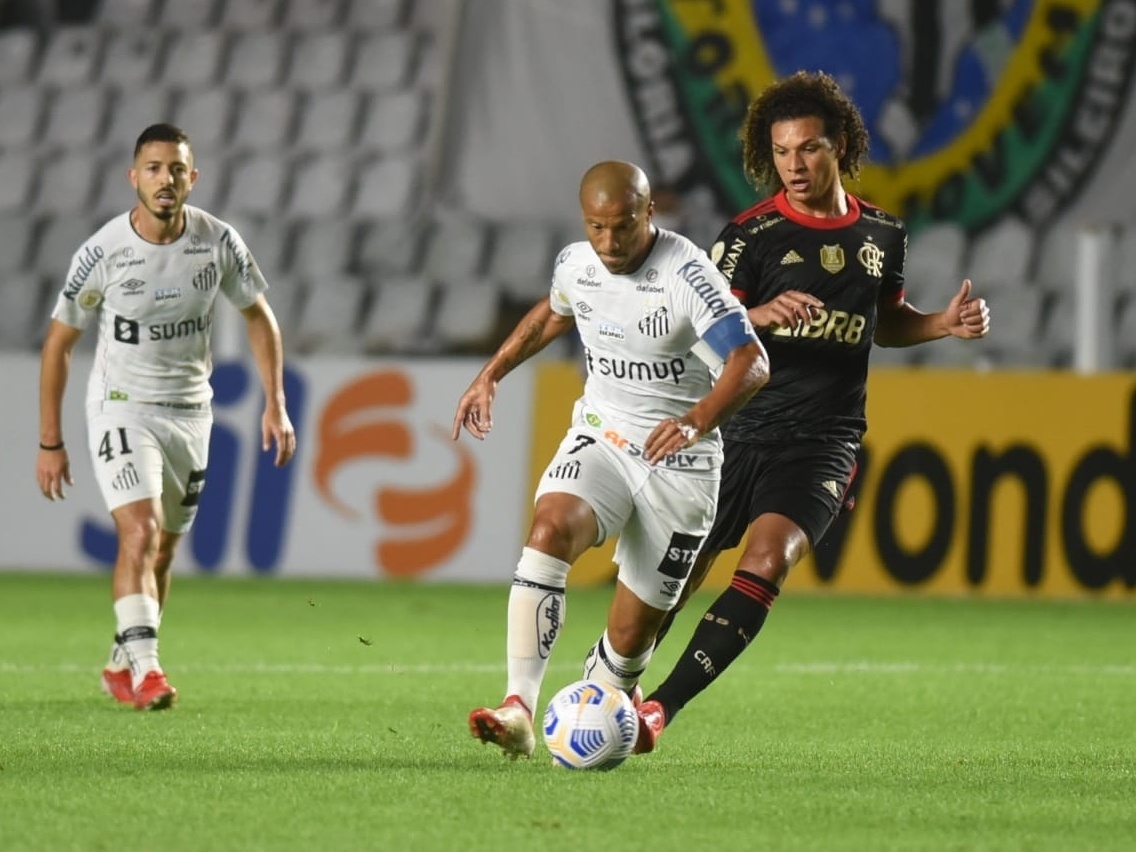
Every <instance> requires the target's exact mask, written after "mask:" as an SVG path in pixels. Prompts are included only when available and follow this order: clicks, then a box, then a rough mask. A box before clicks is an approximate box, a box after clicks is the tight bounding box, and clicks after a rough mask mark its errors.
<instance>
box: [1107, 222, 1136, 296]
mask: <svg viewBox="0 0 1136 852" xmlns="http://www.w3.org/2000/svg"><path fill="white" fill-rule="evenodd" d="M1110 254H1111V258H1112V259H1111V262H1110V263H1109V264H1108V268H1109V269H1110V270H1111V278H1112V280H1113V284H1114V287H1115V289H1116V291H1117V292H1118V293H1120V294H1122V295H1124V296H1127V297H1132V296H1136V226H1133V225H1128V226H1127V227H1124V228H1121V229H1120V231H1119V233H1118V234H1117V235H1116V240H1115V241H1114V242H1113V245H1112V251H1111V252H1110ZM1129 300H1130V301H1131V299H1129Z"/></svg>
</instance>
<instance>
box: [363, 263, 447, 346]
mask: <svg viewBox="0 0 1136 852" xmlns="http://www.w3.org/2000/svg"><path fill="white" fill-rule="evenodd" d="M433 298H434V287H433V285H432V284H431V283H430V282H429V281H428V280H426V279H425V278H421V277H418V276H389V277H383V278H380V279H379V284H378V289H377V292H376V294H375V297H374V299H373V300H372V302H371V307H370V310H369V311H368V312H367V316H366V319H365V321H364V324H363V329H362V331H361V332H360V342H361V343H362V345H363V347H364V349H365V350H366V351H367V352H371V353H376V354H378V353H388V352H415V351H421V350H423V349H425V348H426V346H427V344H426V342H425V331H426V325H427V322H428V319H429V312H430V307H431V304H432V301H433Z"/></svg>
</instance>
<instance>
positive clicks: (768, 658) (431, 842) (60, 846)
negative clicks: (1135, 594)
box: [0, 573, 1136, 852]
mask: <svg viewBox="0 0 1136 852" xmlns="http://www.w3.org/2000/svg"><path fill="white" fill-rule="evenodd" d="M609 591H610V590H608V589H602V588H601V589H572V590H570V593H569V598H568V607H567V614H568V620H567V624H566V628H565V630H564V633H563V635H562V637H561V641H560V644H559V645H558V646H557V648H556V653H555V655H554V657H553V665H552V668H551V669H550V672H549V676H548V679H547V681H546V684H545V692H544V694H543V698H544V699H547V698H548V697H549V696H551V694H552V693H553V692H554V691H555V690H556V689H557V688H559V687H560V686H562V685H563V684H565V683H567V682H569V681H571V680H574V679H576V677H577V674H578V671H579V665H580V663H581V661H582V659H583V656H584V653H585V651H586V649H587V648H588V647H589V645H590V644H591V643H592V641H593V640H594V639H595V637H596V635H598V632H599V631H600V630H601V629H602V621H603V616H604V612H605V609H606V605H607V602H608V598H609ZM506 595H507V587H506V586H505V585H501V586H495V587H469V586H460V587H459V586H445V585H441V586H425V585H399V584H377V583H374V584H365V583H353V582H338V583H337V582H308V581H284V580H249V579H228V578H201V577H183V576H178V577H177V578H176V579H175V582H174V589H173V594H172V597H171V600H170V605H169V607H168V609H167V612H166V615H165V619H164V623H163V626H162V659H163V664H164V666H165V668H166V670H167V672H168V673H169V676H170V680H171V682H172V683H174V684H175V685H176V686H177V687H178V689H179V690H180V693H181V695H180V702H179V705H178V706H177V707H176V708H175V709H174V710H172V711H170V712H166V713H137V712H135V711H133V710H131V709H126V708H121V707H117V706H114V705H113V703H112V702H111V700H110V699H109V698H106V697H105V696H103V695H102V694H101V693H100V692H99V691H98V685H97V678H98V671H99V669H100V667H101V665H102V662H103V659H104V654H105V652H106V650H107V648H108V646H109V640H110V637H111V634H112V633H113V622H112V614H111V609H110V600H109V598H110V590H109V579H108V578H106V577H100V576H89V575H83V576H74V575H72V576H63V575H53V576H44V575H32V574H18V573H17V574H0V636H2V639H0V849H3V850H6V852H17V850H36V852H39V850H119V849H140V850H148V849H154V850H163V852H174V850H195V852H196V851H197V850H259V849H264V850H277V849H279V850H317V849H319V850H324V849H326V850H356V849H358V850H364V849H367V850H370V849H374V850H451V849H452V850H490V849H492V850H501V849H505V850H516V852H524V850H572V852H579V850H581V849H614V850H691V849H717V850H732V849H743V848H746V849H815V850H836V849H839V850H859V849H863V850H889V849H896V850H910V849H928V850H930V849H944V850H948V849H949V850H985V849H991V850H994V849H999V850H1049V849H1052V850H1104V849H1117V850H1120V849H1133V848H1136V653H1134V651H1136V642H1134V637H1136V629H1134V627H1133V625H1134V623H1136V620H1134V615H1136V611H1134V610H1133V608H1132V606H1131V605H1130V604H1118V603H1106V602H1069V603H1056V602H1041V601H1003V602H997V601H988V600H930V599H925V598H893V599H866V598H848V597H844V598H841V597H824V596H806V595H794V594H793V591H792V584H791V583H790V586H789V588H788V590H787V591H786V593H785V594H783V595H782V597H781V599H780V600H779V601H778V603H777V606H776V607H775V608H774V610H773V613H772V615H771V617H770V621H769V623H768V624H767V626H766V629H765V632H764V633H763V634H762V635H761V637H760V638H759V639H758V640H757V641H756V642H755V643H754V645H753V647H751V648H750V649H749V650H748V651H747V652H746V654H745V655H744V656H743V657H742V658H741V659H740V660H739V662H738V663H737V664H736V665H735V666H734V667H733V668H731V669H730V670H729V672H728V673H726V674H725V675H724V677H722V678H721V679H720V680H719V681H718V682H717V683H716V684H715V685H714V686H713V687H712V688H711V689H710V690H709V691H708V692H707V693H705V694H704V695H703V696H701V697H700V698H699V699H697V700H696V701H695V702H694V703H692V704H691V705H690V706H689V707H688V708H687V709H686V710H685V711H684V712H683V714H682V715H680V716H679V717H678V718H677V720H676V721H675V723H674V725H673V726H672V727H670V728H669V729H668V730H667V731H666V733H665V734H664V735H663V738H662V739H661V740H660V745H659V748H658V750H657V751H656V752H655V753H654V754H651V755H646V756H642V757H634V758H632V759H631V760H629V761H628V762H627V763H625V764H624V765H623V766H622V767H620V768H619V769H617V770H616V771H614V772H611V773H606V774H605V773H577V772H571V771H568V770H564V769H559V768H556V767H554V766H552V765H551V762H550V758H549V756H548V753H547V751H546V750H544V746H543V743H540V742H539V741H538V746H537V753H536V755H535V756H534V759H533V760H531V761H521V762H517V763H514V762H511V761H507V760H505V759H504V758H503V757H502V756H501V755H500V754H498V753H497V752H496V750H494V749H491V748H489V747H485V746H482V745H481V744H479V743H477V742H476V741H474V740H473V739H472V738H471V737H470V736H469V734H468V732H467V729H466V715H467V714H468V712H469V710H470V709H471V708H473V707H474V706H477V705H479V704H483V703H496V701H497V700H498V699H499V698H500V695H501V690H502V688H503V686H504V664H503V653H504V612H505V601H506ZM708 601H709V598H707V597H705V596H700V597H698V598H697V599H696V600H695V601H694V603H693V604H692V606H691V608H690V609H688V610H687V612H686V613H684V614H683V616H682V618H681V619H680V621H679V624H678V625H677V626H676V628H675V632H674V633H673V634H672V636H671V637H670V638H669V639H668V640H667V642H666V643H664V645H663V647H662V648H661V649H660V651H659V653H658V654H657V655H656V658H655V660H654V661H653V662H652V665H651V668H650V669H649V670H648V673H647V676H646V678H645V679H644V685H645V686H646V687H651V686H653V685H654V684H655V683H657V682H658V680H659V679H661V677H662V676H663V675H664V674H665V673H666V670H667V669H668V668H669V666H670V664H671V662H672V661H673V659H674V658H675V656H676V655H677V654H678V652H679V650H680V649H681V647H682V645H684V644H685V640H686V637H687V636H688V635H689V633H690V630H691V629H692V625H693V623H694V622H695V620H696V618H697V617H698V616H699V615H701V613H702V611H703V609H704V607H705V605H706V603H708Z"/></svg>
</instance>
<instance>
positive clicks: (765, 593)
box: [730, 574, 775, 609]
mask: <svg viewBox="0 0 1136 852" xmlns="http://www.w3.org/2000/svg"><path fill="white" fill-rule="evenodd" d="M730 588H731V589H736V590H737V591H739V592H741V593H742V594H743V595H745V596H746V597H747V598H753V599H754V600H755V601H757V602H758V603H759V604H760V605H761V606H762V607H764V608H765V609H769V608H770V607H771V606H773V599H774V597H775V595H774V594H773V592H771V591H769V589H767V588H765V587H764V586H762V585H760V584H759V583H755V582H754V581H753V580H750V579H748V578H747V577H741V576H739V575H737V574H735V575H734V579H733V580H731V581H730Z"/></svg>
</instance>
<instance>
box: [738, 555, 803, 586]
mask: <svg viewBox="0 0 1136 852" xmlns="http://www.w3.org/2000/svg"><path fill="white" fill-rule="evenodd" d="M793 564H794V563H793V560H792V559H791V557H790V554H789V553H787V552H786V550H785V548H779V547H775V546H773V547H771V546H762V545H757V546H754V547H746V550H745V553H744V554H743V555H742V558H741V560H740V561H739V562H738V567H737V570H739V571H745V572H746V573H748V574H756V575H757V576H758V577H761V578H762V579H763V580H768V581H769V582H770V583H773V584H775V585H777V586H780V585H781V584H782V583H784V582H785V578H786V577H788V576H789V571H790V569H792V567H793Z"/></svg>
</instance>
